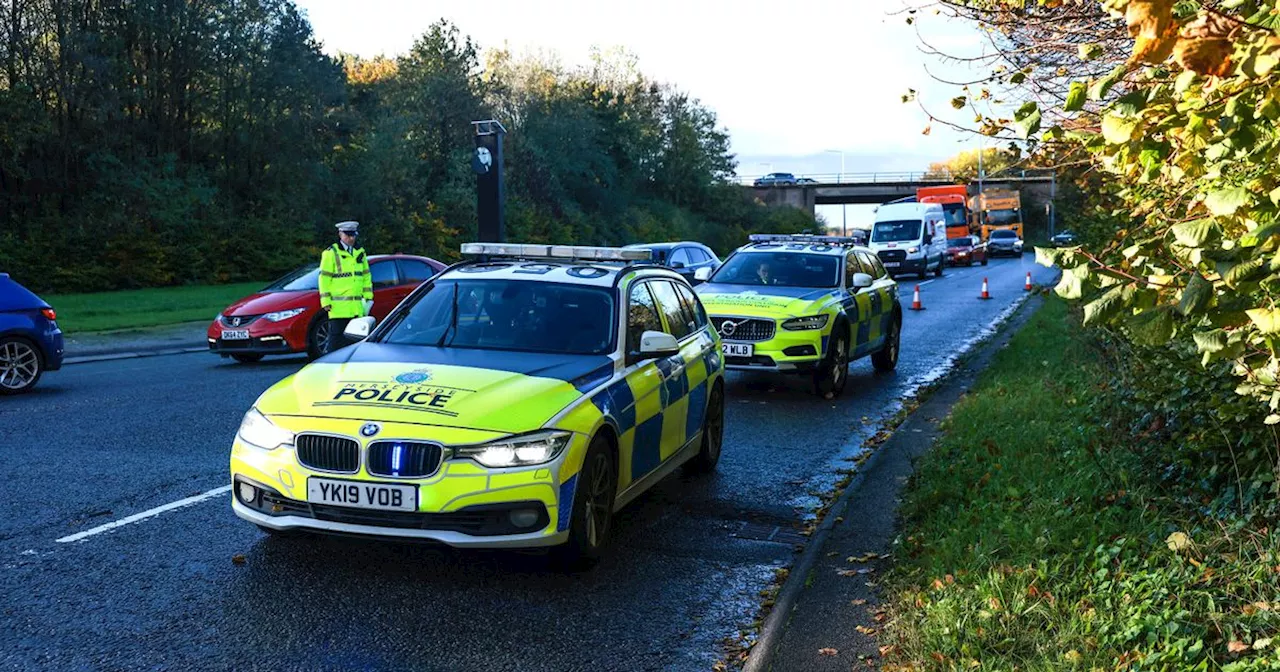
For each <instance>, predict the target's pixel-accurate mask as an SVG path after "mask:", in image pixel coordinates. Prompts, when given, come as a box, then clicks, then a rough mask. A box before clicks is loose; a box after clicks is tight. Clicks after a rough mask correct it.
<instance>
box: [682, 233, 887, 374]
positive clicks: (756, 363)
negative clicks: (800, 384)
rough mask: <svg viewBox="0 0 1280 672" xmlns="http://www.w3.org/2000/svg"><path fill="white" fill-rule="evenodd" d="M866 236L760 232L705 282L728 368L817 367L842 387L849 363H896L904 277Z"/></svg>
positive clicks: (702, 288)
mask: <svg viewBox="0 0 1280 672" xmlns="http://www.w3.org/2000/svg"><path fill="white" fill-rule="evenodd" d="M862 241H863V237H862V236H813V235H803V234H757V235H753V236H751V242H750V243H748V244H747V245H744V246H743V247H741V248H739V249H738V250H737V251H735V252H734V253H733V254H732V255H730V256H729V258H728V259H726V260H725V261H724V263H723V264H722V265H721V266H720V268H719V269H717V270H716V272H715V273H714V274H712V275H710V276H708V277H706V278H699V279H703V280H705V282H704V283H703V284H701V285H698V289H697V292H698V297H699V298H701V299H702V301H703V303H704V304H705V305H706V307H707V311H708V312H709V313H710V314H711V321H712V324H713V325H714V326H715V328H716V330H717V331H718V332H719V334H720V337H721V339H722V343H721V348H722V349H723V351H724V355H725V365H726V367H727V368H730V369H740V370H747V371H751V370H754V371H773V372H778V373H802V374H806V375H809V376H810V377H811V380H812V387H813V390H814V392H815V393H816V394H817V395H818V396H821V397H824V398H827V399H830V398H834V397H836V396H839V395H840V394H842V393H843V392H844V388H845V384H846V382H847V381H848V378H849V362H850V361H852V360H854V359H857V358H859V357H864V356H870V357H871V359H872V363H873V364H874V365H875V368H876V369H878V370H881V371H889V370H892V369H894V368H895V367H896V366H897V365H898V344H899V337H900V334H901V331H902V309H901V306H900V305H899V304H898V285H897V283H895V282H894V281H893V278H891V277H889V274H888V272H887V271H886V270H885V268H884V266H883V265H882V264H881V263H880V260H879V259H878V258H876V255H875V254H873V253H872V252H871V250H869V249H867V248H866V247H863V242H862Z"/></svg>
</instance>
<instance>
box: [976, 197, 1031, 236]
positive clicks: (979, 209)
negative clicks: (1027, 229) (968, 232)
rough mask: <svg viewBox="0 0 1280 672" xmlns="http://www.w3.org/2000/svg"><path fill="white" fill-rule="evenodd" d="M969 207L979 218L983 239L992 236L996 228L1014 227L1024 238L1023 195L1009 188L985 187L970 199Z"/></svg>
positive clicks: (1015, 231) (1014, 230)
mask: <svg viewBox="0 0 1280 672" xmlns="http://www.w3.org/2000/svg"><path fill="white" fill-rule="evenodd" d="M969 209H970V210H971V211H972V212H973V213H974V216H975V217H977V219H978V225H979V226H980V227H981V229H982V240H983V241H986V240H987V239H988V238H990V237H991V232H992V231H995V230H996V229H1012V230H1013V232H1014V233H1016V234H1018V238H1022V237H1023V235H1022V233H1023V231H1022V197H1021V195H1020V194H1019V193H1018V192H1017V191H1012V190H1008V189H984V190H983V191H982V193H981V194H978V195H976V196H974V197H973V198H972V199H970V205H969Z"/></svg>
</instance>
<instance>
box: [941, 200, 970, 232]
mask: <svg viewBox="0 0 1280 672" xmlns="http://www.w3.org/2000/svg"><path fill="white" fill-rule="evenodd" d="M942 215H943V216H944V217H945V218H946V220H947V226H964V225H966V224H968V221H966V219H965V209H964V206H963V205H961V204H959V203H943V204H942Z"/></svg>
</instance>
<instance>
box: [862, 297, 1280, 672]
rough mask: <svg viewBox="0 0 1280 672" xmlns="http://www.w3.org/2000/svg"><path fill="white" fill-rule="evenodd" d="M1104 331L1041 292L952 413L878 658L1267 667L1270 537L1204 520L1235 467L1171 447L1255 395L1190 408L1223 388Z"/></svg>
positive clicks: (1195, 440)
mask: <svg viewBox="0 0 1280 672" xmlns="http://www.w3.org/2000/svg"><path fill="white" fill-rule="evenodd" d="M1100 334H1101V332H1098V331H1092V332H1085V331H1083V330H1081V329H1080V328H1079V326H1078V324H1077V322H1076V320H1075V317H1074V316H1071V315H1069V314H1068V312H1067V310H1066V308H1065V307H1064V304H1063V303H1062V302H1060V301H1050V302H1048V304H1047V305H1046V306H1045V307H1044V308H1043V309H1042V310H1041V311H1040V312H1039V313H1038V314H1037V315H1035V316H1034V317H1033V318H1032V320H1031V322H1030V323H1029V324H1028V325H1026V327H1025V328H1023V330H1022V331H1021V332H1020V333H1018V334H1017V335H1015V336H1014V338H1013V340H1012V342H1011V343H1010V345H1009V347H1008V348H1006V349H1003V350H1001V351H1000V352H999V353H998V354H997V355H996V356H995V359H994V361H993V363H992V366H991V368H990V369H989V370H988V371H987V372H985V373H984V374H983V377H982V379H981V380H980V382H979V383H978V385H977V386H976V387H975V388H974V390H972V391H971V392H970V393H969V394H967V395H966V396H965V398H964V399H963V400H962V401H961V402H960V403H959V404H958V405H957V406H956V408H955V409H954V411H953V413H952V415H951V417H950V418H949V419H948V420H947V421H946V422H945V425H944V430H945V435H944V436H943V438H942V439H941V440H940V441H939V442H938V444H937V445H936V446H935V447H934V449H933V450H932V451H931V452H930V453H929V454H927V455H926V456H925V457H924V458H923V459H922V460H921V463H920V464H919V466H918V469H917V472H916V474H915V476H914V477H913V481H912V483H911V484H910V486H909V490H908V493H907V496H906V497H905V499H904V503H903V514H904V523H903V530H902V532H901V533H900V536H899V538H898V541H897V543H898V548H896V549H895V551H894V557H895V558H896V560H897V563H898V564H897V567H895V569H894V570H893V573H892V574H890V575H889V576H888V577H887V579H886V584H885V585H886V586H887V592H888V595H889V599H888V611H889V614H890V616H891V621H890V624H889V626H888V627H887V628H886V630H885V636H884V637H885V638H884V639H882V641H881V642H880V643H881V644H882V645H886V646H887V647H888V648H887V649H884V650H885V651H886V659H885V662H884V665H883V669H885V670H907V669H911V670H957V669H995V670H1006V669H1022V670H1066V669H1081V670H1090V669H1104V670H1113V669H1169V670H1217V669H1222V670H1236V671H1245V670H1273V669H1276V668H1275V664H1276V663H1275V661H1276V660H1280V646H1278V645H1280V638H1277V637H1276V633H1277V627H1278V626H1280V617H1278V616H1277V607H1280V605H1277V604H1276V602H1277V597H1276V596H1277V595H1280V571H1278V570H1277V566H1278V565H1280V534H1277V533H1276V532H1275V531H1274V529H1271V528H1268V527H1256V526H1248V525H1246V524H1245V523H1244V521H1243V520H1242V519H1240V518H1232V517H1226V516H1221V517H1208V516H1206V515H1205V513H1206V512H1205V510H1204V507H1203V503H1202V501H1201V495H1200V494H1199V492H1200V488H1199V487H1198V484H1199V485H1202V486H1203V487H1205V488H1206V489H1208V490H1213V489H1214V488H1213V487H1212V486H1211V485H1209V484H1208V481H1212V480H1213V479H1216V478H1221V477H1222V476H1223V475H1224V474H1223V473H1222V470H1223V469H1227V470H1230V468H1231V467H1230V465H1231V462H1230V460H1226V461H1225V462H1208V463H1206V462H1204V461H1203V459H1204V458H1203V456H1197V455H1196V452H1197V451H1196V450H1194V449H1191V448H1187V449H1185V450H1184V449H1183V445H1184V442H1186V441H1190V442H1191V444H1190V445H1203V443H1204V442H1205V441H1212V440H1214V439H1212V438H1211V437H1210V435H1212V434H1218V433H1219V429H1218V428H1219V426H1220V423H1221V422H1222V421H1223V420H1224V418H1225V417H1226V416H1228V415H1229V414H1230V413H1232V412H1240V411H1244V412H1246V413H1247V412H1248V409H1247V408H1246V406H1247V404H1244V403H1237V405H1236V407H1235V409H1234V410H1227V408H1225V407H1223V408H1207V407H1205V406H1203V405H1197V404H1193V403H1188V400H1189V399H1196V398H1200V397H1199V395H1202V394H1204V393H1206V392H1209V391H1210V388H1209V387H1206V386H1212V385H1215V384H1218V385H1220V384H1221V383H1222V382H1223V381H1224V380H1225V379H1224V378H1217V379H1214V377H1213V376H1205V377H1204V378H1203V379H1193V380H1186V379H1181V375H1182V372H1184V371H1186V370H1187V369H1186V368H1184V367H1183V366H1180V365H1175V366H1169V364H1170V363H1171V362H1170V361H1158V360H1156V361H1153V360H1151V359H1149V358H1135V357H1132V356H1130V355H1129V354H1128V353H1126V352H1125V351H1124V350H1123V349H1124V348H1127V347H1128V346H1127V345H1126V343H1125V342H1124V341H1123V340H1112V341H1110V343H1109V344H1106V345H1105V346H1104V347H1100V345H1101V344H1100V343H1099V342H1098V341H1097V336H1099V335H1100ZM1117 348H1119V350H1117ZM1130 365H1136V366H1137V368H1129V367H1130ZM1153 377H1154V381H1153ZM1153 382H1154V384H1153ZM1156 389H1160V390H1162V391H1163V394H1162V395H1161V394H1155V390H1156ZM1220 398H1221V397H1220ZM1234 398H1235V399H1236V400H1237V402H1245V399H1244V398H1243V397H1234ZM1156 418H1160V420H1157V419H1156ZM1166 418H1167V419H1166ZM1258 430H1259V431H1261V430H1262V428H1261V426H1259V427H1258ZM1267 431H1269V429H1268V430H1267ZM1259 438H1260V437H1258V436H1254V437H1249V442H1250V443H1252V445H1253V446H1255V447H1256V446H1260V445H1263V444H1262V443H1261V442H1260V441H1259ZM1217 440H1218V441H1221V440H1222V438H1221V436H1219V438H1218V439H1217ZM1269 443H1270V444H1271V445H1272V446H1274V445H1275V444H1274V439H1272V440H1270V441H1269ZM1246 445H1249V443H1246V442H1245V441H1241V442H1240V447H1241V448H1242V449H1241V450H1240V455H1239V457H1240V458H1242V459H1247V449H1244V446H1246ZM1170 451H1172V452H1173V453H1174V454H1178V455H1179V457H1180V458H1182V459H1185V461H1178V462H1175V463H1174V465H1173V466H1169V465H1168V464H1167V463H1166V461H1165V459H1166V458H1167V456H1168V455H1169V454H1170ZM1258 452H1265V450H1259V451H1258ZM1153 457H1154V458H1155V459H1152V458H1153ZM1242 492H1243V493H1244V496H1245V497H1250V496H1257V495H1259V494H1261V493H1262V492H1263V490H1259V491H1256V492H1253V491H1250V490H1248V489H1245V490H1243V491H1242ZM1251 492H1252V494H1251ZM1237 503H1239V502H1234V503H1231V504H1230V505H1229V508H1234V505H1235V504H1237ZM1210 513H1213V512H1210Z"/></svg>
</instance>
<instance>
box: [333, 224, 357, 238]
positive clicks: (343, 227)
mask: <svg viewBox="0 0 1280 672" xmlns="http://www.w3.org/2000/svg"><path fill="white" fill-rule="evenodd" d="M334 226H335V227H337V229H338V231H340V232H341V233H349V234H351V235H353V236H354V235H356V234H357V233H359V229H360V222H338V223H337V224H334Z"/></svg>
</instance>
